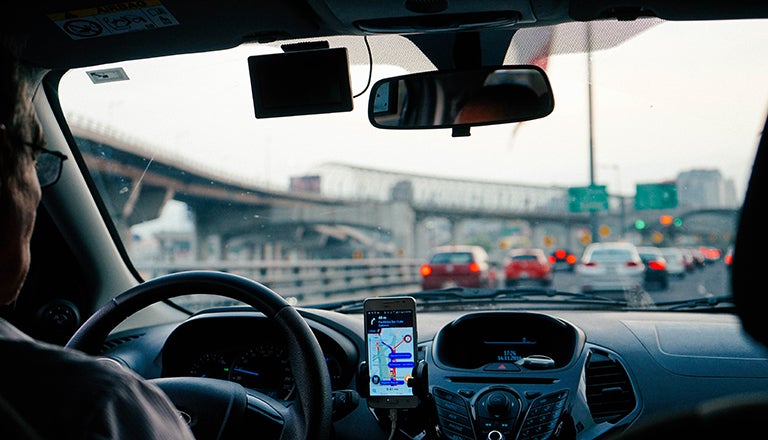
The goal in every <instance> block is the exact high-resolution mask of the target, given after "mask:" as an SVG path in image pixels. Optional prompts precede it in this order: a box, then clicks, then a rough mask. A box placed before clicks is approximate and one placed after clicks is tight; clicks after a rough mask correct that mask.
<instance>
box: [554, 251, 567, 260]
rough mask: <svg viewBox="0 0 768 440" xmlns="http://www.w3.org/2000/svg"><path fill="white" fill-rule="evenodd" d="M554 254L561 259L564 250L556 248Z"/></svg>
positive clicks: (563, 255)
mask: <svg viewBox="0 0 768 440" xmlns="http://www.w3.org/2000/svg"><path fill="white" fill-rule="evenodd" d="M555 256H556V257H557V258H559V259H561V260H562V259H563V257H565V251H564V250H562V249H558V250H556V251H555Z"/></svg>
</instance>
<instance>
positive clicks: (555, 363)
mask: <svg viewBox="0 0 768 440" xmlns="http://www.w3.org/2000/svg"><path fill="white" fill-rule="evenodd" d="M299 310H300V312H301V314H302V316H303V317H304V318H305V320H306V321H307V322H308V324H309V325H310V328H311V329H312V331H313V333H314V334H315V336H316V337H317V339H318V342H319V343H320V346H321V348H322V351H323V353H324V355H325V359H326V362H327V366H328V371H329V374H330V376H331V385H332V389H333V391H334V399H336V398H342V397H343V396H346V397H345V398H343V403H342V404H339V405H336V404H335V405H334V435H333V438H337V439H347V438H348V439H352V438H369V439H377V438H382V439H383V438H388V437H389V434H390V432H389V430H390V426H391V425H390V420H389V418H388V414H387V413H386V412H385V411H386V410H379V409H370V408H368V406H367V404H366V401H365V397H366V396H365V388H366V384H367V376H366V374H365V371H366V370H365V368H364V358H365V354H364V353H365V348H364V347H365V346H364V341H363V337H362V336H363V323H362V314H341V313H336V312H333V311H327V310H321V309H312V308H302V309H299ZM693 322H695V323H696V324H697V325H696V326H695V327H694V326H692V325H691V324H692V323H693ZM417 323H418V332H419V333H418V334H419V338H420V340H419V354H418V357H419V361H420V362H419V364H418V365H417V366H419V367H421V368H418V369H414V379H413V387H414V392H415V393H416V394H417V395H419V397H420V400H421V404H420V405H419V407H417V408H415V409H404V410H400V411H399V415H398V419H397V424H398V436H396V437H394V438H410V439H423V438H427V439H429V438H435V439H438V438H445V439H454V440H470V439H539V438H578V439H592V438H599V437H601V436H605V435H607V434H609V433H613V432H617V431H620V430H622V429H624V428H627V427H628V426H630V425H631V424H633V423H637V422H640V421H643V420H649V419H652V418H653V417H656V416H660V415H663V414H665V413H668V412H670V411H673V410H674V409H675V408H681V407H685V406H687V405H696V404H698V403H701V402H703V401H705V400H709V399H714V398H718V397H722V396H726V395H732V394H744V393H749V392H754V391H758V390H768V353H766V351H765V350H764V349H763V348H762V346H761V345H759V344H758V343H756V342H754V341H753V340H751V339H750V338H749V337H748V336H747V335H746V334H745V333H743V331H742V329H741V324H740V322H739V320H738V318H737V317H735V316H734V315H731V314H715V313H691V312H657V311H634V312H626V311H624V312H618V311H616V312H613V311H603V312H596V311H580V310H571V311H567V310H565V311H564V310H558V311H516V310H502V311H477V312H466V311H465V312H459V311H456V312H450V311H443V312H423V313H422V312H420V313H419V315H418V318H417ZM275 328H276V327H275V326H274V324H273V323H272V322H270V321H269V320H267V318H265V317H264V315H262V314H261V313H258V312H255V311H253V310H252V309H247V308H236V309H213V310H208V311H204V312H201V313H198V314H196V315H194V316H192V317H190V318H189V319H187V320H186V321H184V322H182V323H179V324H165V325H159V326H153V327H147V328H140V329H132V330H125V331H122V332H119V333H115V334H114V335H112V336H111V337H110V338H109V339H108V341H107V342H106V343H105V346H104V350H103V353H102V355H104V356H108V357H111V358H113V359H116V360H118V361H120V362H121V363H123V364H124V365H126V366H128V367H129V368H131V369H133V370H134V371H136V372H138V373H139V374H141V375H142V376H144V377H146V378H158V377H175V376H197V377H213V378H219V379H225V380H229V381H234V382H238V383H240V384H241V385H243V386H244V387H246V388H252V389H254V390H257V391H259V392H261V393H263V394H266V395H268V396H270V397H273V398H275V399H278V400H283V401H285V402H290V400H291V399H292V398H293V394H294V383H293V381H294V378H293V376H292V374H291V371H290V367H289V366H288V361H287V353H288V351H289V350H290V347H287V346H286V344H285V342H284V341H283V339H282V338H281V336H280V334H279V333H278V332H276V331H275V330H274V329H275ZM417 370H418V371H417ZM736 378H738V380H734V379H736ZM350 396H354V397H355V398H354V399H352V398H350ZM358 396H359V399H358V398H357V397H358Z"/></svg>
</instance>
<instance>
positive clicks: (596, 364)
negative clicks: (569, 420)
mask: <svg viewBox="0 0 768 440" xmlns="http://www.w3.org/2000/svg"><path fill="white" fill-rule="evenodd" d="M585 378H586V383H587V405H589V412H590V413H591V414H592V418H593V419H594V420H595V422H597V423H602V422H610V423H613V422H616V421H618V420H620V419H621V418H623V417H625V416H626V415H627V414H629V413H630V412H632V410H633V409H634V408H635V405H636V401H635V393H634V391H633V390H632V384H631V383H630V382H629V376H628V375H627V372H626V370H625V369H624V367H623V366H622V365H621V364H620V363H619V362H618V361H617V360H616V359H614V358H613V357H612V356H611V355H609V354H607V353H603V352H600V351H596V350H593V351H592V353H590V357H589V360H588V361H587V366H586V370H585Z"/></svg>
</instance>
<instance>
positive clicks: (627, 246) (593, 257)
mask: <svg viewBox="0 0 768 440" xmlns="http://www.w3.org/2000/svg"><path fill="white" fill-rule="evenodd" d="M644 272H645V265H644V264H643V261H642V259H641V258H640V254H639V253H638V251H637V247H635V245H633V244H632V243H626V242H605V243H592V244H590V245H588V246H587V247H586V248H585V249H584V254H583V255H582V257H581V262H580V263H579V265H578V266H577V267H576V273H577V274H578V276H579V282H580V285H581V291H582V292H585V293H587V292H595V291H638V290H640V289H641V288H642V284H643V275H644Z"/></svg>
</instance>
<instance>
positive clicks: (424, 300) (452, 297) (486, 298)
mask: <svg viewBox="0 0 768 440" xmlns="http://www.w3.org/2000/svg"><path fill="white" fill-rule="evenodd" d="M403 295H407V296H412V297H413V298H414V299H416V300H417V301H418V302H419V303H420V304H422V305H423V304H430V305H438V304H440V303H443V304H460V303H469V302H473V303H477V302H494V301H499V302H507V301H519V300H530V299H532V298H534V297H546V298H552V299H553V300H555V301H557V300H559V301H564V302H589V303H593V304H594V303H595V302H599V303H601V304H610V305H617V306H627V305H628V302H627V301H626V300H622V299H615V298H609V297H605V296H600V295H595V294H591V293H576V292H566V291H561V290H556V289H552V288H548V287H537V286H531V287H507V288H503V289H488V288H471V287H449V288H445V289H435V290H424V291H420V292H412V293H404V294H403ZM387 296H401V295H384V297H387ZM363 301H364V300H362V299H359V300H348V301H339V302H336V303H327V304H322V305H318V306H315V307H318V308H323V309H327V310H335V311H337V312H341V313H343V312H351V311H357V310H361V309H362V307H363ZM548 301H549V300H548Z"/></svg>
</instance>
